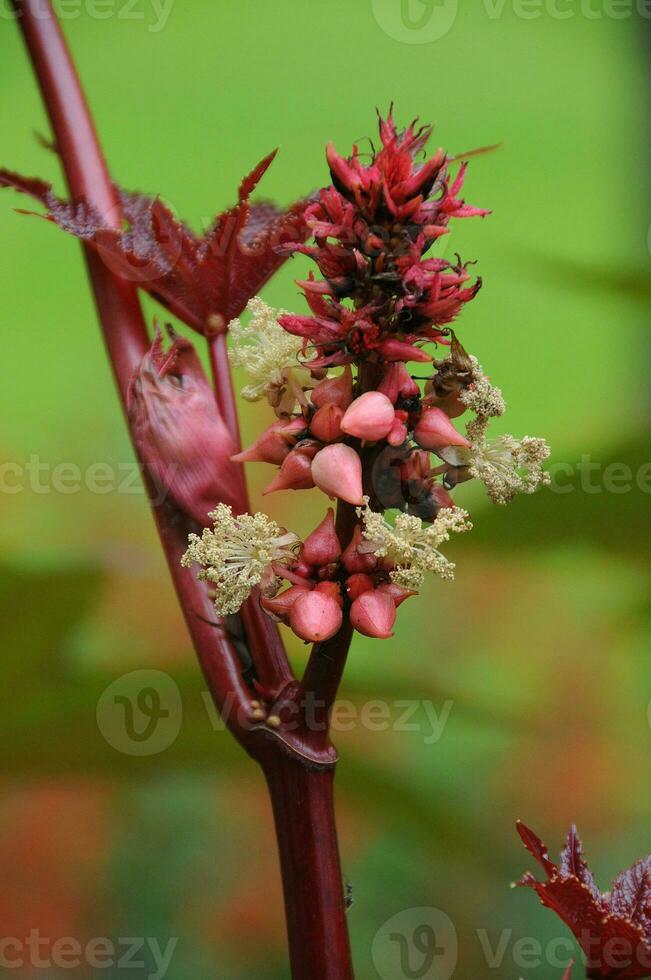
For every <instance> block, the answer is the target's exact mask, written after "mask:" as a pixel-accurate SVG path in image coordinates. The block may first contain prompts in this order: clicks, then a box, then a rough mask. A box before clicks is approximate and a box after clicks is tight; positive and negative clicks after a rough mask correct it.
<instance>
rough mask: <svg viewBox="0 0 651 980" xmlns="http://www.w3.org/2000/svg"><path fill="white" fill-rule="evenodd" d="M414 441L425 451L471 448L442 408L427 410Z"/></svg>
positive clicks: (416, 429) (415, 432)
mask: <svg viewBox="0 0 651 980" xmlns="http://www.w3.org/2000/svg"><path fill="white" fill-rule="evenodd" d="M414 439H415V440H416V442H417V443H418V445H419V446H422V447H423V449H430V450H431V449H442V448H443V447H444V446H470V445H471V444H470V442H469V440H468V439H466V438H465V437H464V436H462V435H461V433H459V432H457V430H456V429H455V427H454V426H453V425H452V422H450V419H449V418H448V417H447V415H446V414H445V412H443V411H442V410H441V409H440V408H426V409H425V411H424V412H423V414H422V415H421V417H420V421H419V423H418V425H417V426H416V428H415V429H414Z"/></svg>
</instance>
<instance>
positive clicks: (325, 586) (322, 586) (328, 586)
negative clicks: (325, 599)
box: [314, 582, 344, 606]
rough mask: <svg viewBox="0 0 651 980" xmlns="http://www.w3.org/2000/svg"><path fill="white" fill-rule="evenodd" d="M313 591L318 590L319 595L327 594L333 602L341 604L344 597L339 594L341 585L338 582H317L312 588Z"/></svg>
mask: <svg viewBox="0 0 651 980" xmlns="http://www.w3.org/2000/svg"><path fill="white" fill-rule="evenodd" d="M314 591H315V592H320V593H321V595H329V596H330V597H331V598H332V599H334V600H335V602H337V603H339V605H340V606H343V604H344V599H343V596H342V594H341V586H340V585H339V583H338V582H319V584H318V585H317V587H316V588H315V590H314Z"/></svg>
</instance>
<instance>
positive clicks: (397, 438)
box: [387, 412, 409, 446]
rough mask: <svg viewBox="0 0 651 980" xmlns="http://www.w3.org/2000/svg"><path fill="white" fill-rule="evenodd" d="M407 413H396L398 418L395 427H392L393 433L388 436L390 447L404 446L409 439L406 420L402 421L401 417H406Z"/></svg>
mask: <svg viewBox="0 0 651 980" xmlns="http://www.w3.org/2000/svg"><path fill="white" fill-rule="evenodd" d="M406 414H407V413H406V412H400V413H398V412H396V417H395V421H394V423H393V425H392V426H391V431H390V432H389V435H388V436H387V442H388V443H389V445H390V446H402V444H403V442H404V441H405V439H406V438H407V436H408V434H409V432H408V429H407V426H406V424H405V423H406V419H402V418H400V417H399V415H406Z"/></svg>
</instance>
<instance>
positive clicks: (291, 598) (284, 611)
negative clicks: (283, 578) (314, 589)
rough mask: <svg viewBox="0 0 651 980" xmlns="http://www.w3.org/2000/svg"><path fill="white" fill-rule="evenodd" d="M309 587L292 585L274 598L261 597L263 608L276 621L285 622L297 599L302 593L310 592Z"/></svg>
mask: <svg viewBox="0 0 651 980" xmlns="http://www.w3.org/2000/svg"><path fill="white" fill-rule="evenodd" d="M309 591H310V590H309V588H306V587H302V586H300V585H292V586H290V587H289V588H288V589H285V591H284V592H281V593H280V595H277V596H276V597H275V598H274V599H268V598H265V597H264V596H263V597H262V598H261V599H260V605H261V606H262V608H263V609H264V610H265V611H266V612H268V613H269V614H270V615H271V617H272V618H273V619H275V620H276V622H284V621H285V620H286V619H287V616H288V615H289V610H290V609H291V608H292V606H293V605H294V603H295V602H296V600H297V599H298V597H299V596H300V595H304V594H305V593H307V592H309Z"/></svg>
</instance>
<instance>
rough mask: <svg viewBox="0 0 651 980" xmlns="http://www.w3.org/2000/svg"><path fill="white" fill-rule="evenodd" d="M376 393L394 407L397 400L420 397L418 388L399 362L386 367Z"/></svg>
mask: <svg viewBox="0 0 651 980" xmlns="http://www.w3.org/2000/svg"><path fill="white" fill-rule="evenodd" d="M378 391H381V392H382V394H383V395H386V396H387V398H388V399H389V401H390V402H391V404H392V405H395V403H396V402H397V401H398V399H399V398H415V397H416V395H420V388H419V387H418V385H417V384H416V382H415V381H414V379H413V378H412V377H411V375H410V374H409V371H408V370H407V368H406V367H405V365H404V364H403V363H401V362H400V361H396V362H395V363H394V364H388V365H387V368H386V371H385V372H384V377H383V378H382V381H381V382H380V384H379V386H378Z"/></svg>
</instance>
